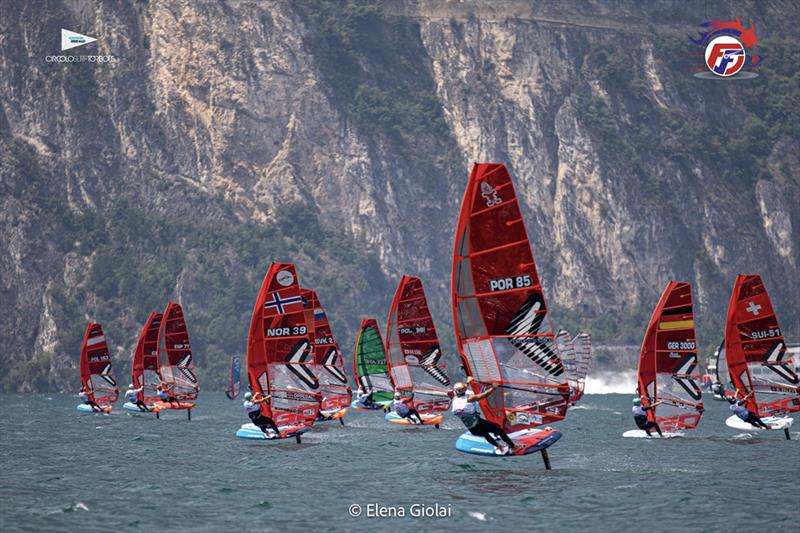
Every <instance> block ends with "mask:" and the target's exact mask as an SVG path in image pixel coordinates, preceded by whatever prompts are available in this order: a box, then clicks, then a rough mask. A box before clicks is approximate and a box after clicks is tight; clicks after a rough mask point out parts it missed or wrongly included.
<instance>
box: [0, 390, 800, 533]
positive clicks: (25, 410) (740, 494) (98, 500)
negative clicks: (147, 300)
mask: <svg viewBox="0 0 800 533" xmlns="http://www.w3.org/2000/svg"><path fill="white" fill-rule="evenodd" d="M0 406H1V407H2V412H3V414H2V419H0V457H2V469H0V502H2V503H0V529H2V530H3V531H19V530H28V531H43V530H53V531H78V530H80V531H111V530H141V531H154V530H161V531H163V530H170V531H180V530H184V531H185V530H192V531H231V530H233V528H236V529H238V530H242V529H248V530H253V531H271V530H284V531H285V530H292V531H294V530H308V529H310V528H315V529H320V530H326V531H331V530H333V531H353V530H367V529H369V530H370V531H387V532H388V531H396V530H397V528H398V527H407V526H416V527H421V528H426V529H428V528H435V529H439V530H459V531H471V530H475V531H481V530H486V529H493V530H507V529H509V528H511V527H514V528H518V529H519V530H520V531H530V530H585V531H621V530H631V529H648V530H678V529H680V530H683V531H686V530H694V531H711V530H719V531H723V530H726V531H727V530H730V529H731V528H735V529H739V530H744V531H746V530H755V529H756V528H758V529H759V530H763V531H781V530H784V531H790V530H794V531H796V530H797V529H796V528H797V524H798V519H799V518H800V505H798V500H797V493H798V492H797V491H798V481H799V478H800V432H798V431H797V427H796V428H795V431H794V432H793V433H792V438H793V439H797V440H793V441H786V440H784V436H783V434H782V433H777V432H770V433H769V434H759V435H757V436H751V435H748V434H746V433H741V432H738V431H736V430H732V429H730V428H728V427H727V426H725V425H724V419H725V417H726V416H727V415H728V412H727V405H725V404H722V403H720V402H714V401H713V400H707V402H706V406H707V411H706V414H705V416H704V418H703V421H702V422H701V425H700V428H699V429H698V430H697V431H696V432H694V433H693V434H692V435H691V436H690V437H686V438H681V439H669V440H665V441H656V440H645V439H623V438H622V437H621V436H620V435H621V433H622V432H623V431H624V430H626V429H631V428H632V427H633V424H632V421H631V419H630V416H629V412H630V396H627V395H606V396H587V397H585V398H584V399H583V401H582V402H581V405H580V406H579V407H578V408H577V409H575V410H572V411H570V414H569V419H568V420H567V421H566V422H564V423H562V424H560V426H561V430H562V431H563V433H564V437H563V438H562V439H561V441H560V442H558V443H557V444H556V445H555V446H553V447H552V448H551V449H550V457H551V460H552V463H553V470H552V471H549V472H548V471H545V470H544V469H543V466H542V461H541V459H540V456H539V455H533V456H526V457H521V458H497V459H492V458H479V457H475V456H471V455H464V454H461V453H459V452H457V451H456V450H455V449H454V441H455V439H456V438H457V437H458V435H459V434H460V433H461V432H462V428H461V427H460V422H458V421H457V420H454V419H452V418H450V419H448V420H447V421H446V423H445V425H444V426H443V428H442V429H441V430H435V429H433V428H414V429H401V428H398V427H396V426H390V425H389V424H387V423H385V422H384V421H383V418H382V416H381V415H380V414H378V413H362V412H351V413H350V414H348V415H347V417H346V418H345V421H346V426H344V427H342V426H340V425H338V423H326V424H323V425H319V426H315V429H314V431H313V432H311V433H308V434H307V435H306V436H305V439H304V441H303V444H300V445H298V444H296V443H294V442H289V441H283V442H281V443H271V444H268V443H254V442H248V441H243V440H239V439H236V438H234V436H233V434H234V432H235V431H236V429H237V428H238V427H239V425H240V424H241V423H243V422H244V421H246V418H245V417H244V415H243V414H242V412H241V407H240V403H239V402H238V401H237V402H231V401H229V400H227V399H226V398H225V396H224V395H222V394H210V393H203V394H202V395H201V397H200V401H199V405H198V407H197V408H196V409H195V413H194V415H193V419H192V421H191V422H189V421H187V420H186V419H185V418H184V416H181V415H180V414H177V413H169V414H167V415H166V416H164V417H162V419H161V420H155V419H148V418H141V417H136V416H130V415H128V414H124V413H123V412H121V411H120V409H121V406H122V405H121V403H119V404H117V409H118V410H117V411H115V412H114V413H112V414H111V415H80V414H78V413H77V412H75V411H74V407H75V399H74V398H68V397H66V396H57V395H54V396H46V395H3V396H0ZM798 426H800V422H799V423H798ZM353 504H358V505H360V506H361V508H362V513H366V512H367V508H368V504H379V505H384V506H403V508H404V510H405V512H406V517H404V518H398V517H394V518H390V517H385V518H368V517H366V516H364V514H362V516H361V517H358V518H353V517H351V516H350V514H349V508H350V506H351V505H353ZM413 504H424V505H428V506H434V505H435V504H438V505H439V506H440V508H442V509H449V513H450V516H445V517H441V518H413V517H410V516H408V515H409V514H410V513H411V510H412V509H411V505H413ZM415 509H418V508H415ZM385 512H392V511H391V510H389V509H388V508H387V510H386V511H385ZM394 512H396V513H398V514H399V511H394Z"/></svg>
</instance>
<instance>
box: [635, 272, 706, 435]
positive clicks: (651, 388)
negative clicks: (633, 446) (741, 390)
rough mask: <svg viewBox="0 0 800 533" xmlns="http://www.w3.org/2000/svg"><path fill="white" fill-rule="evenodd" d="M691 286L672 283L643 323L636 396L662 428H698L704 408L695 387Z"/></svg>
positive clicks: (700, 394)
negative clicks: (647, 319) (643, 330)
mask: <svg viewBox="0 0 800 533" xmlns="http://www.w3.org/2000/svg"><path fill="white" fill-rule="evenodd" d="M694 330H695V326H694V308H693V305H692V286H691V285H690V284H688V283H684V282H677V281H670V282H669V283H668V284H667V286H666V288H665V289H664V292H663V293H662V294H661V299H660V300H659V301H658V305H657V306H656V309H655V311H653V316H652V317H651V318H650V324H649V325H648V326H647V332H646V333H645V336H644V340H643V341H642V349H641V352H640V353H639V379H638V381H639V394H640V396H641V397H642V405H643V406H645V407H647V406H649V405H651V404H653V403H655V402H656V401H660V402H662V403H661V404H660V405H659V406H657V407H656V408H655V409H652V410H648V411H647V415H648V418H649V419H650V420H651V421H656V422H658V423H659V425H660V427H661V429H663V430H665V431H669V430H680V429H691V428H693V427H695V426H697V423H698V422H699V421H700V416H701V415H702V411H703V396H702V392H701V390H700V387H699V386H698V381H699V380H700V371H699V368H698V365H697V338H696V336H695V332H694Z"/></svg>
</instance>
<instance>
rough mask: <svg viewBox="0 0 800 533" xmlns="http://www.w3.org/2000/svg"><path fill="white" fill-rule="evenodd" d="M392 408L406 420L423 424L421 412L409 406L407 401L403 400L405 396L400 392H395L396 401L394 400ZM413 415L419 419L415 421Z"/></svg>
mask: <svg viewBox="0 0 800 533" xmlns="http://www.w3.org/2000/svg"><path fill="white" fill-rule="evenodd" d="M392 409H393V410H394V412H395V413H397V415H398V416H400V417H402V418H405V419H406V420H408V421H410V422H412V423H414V424H422V418H421V417H420V416H419V412H418V411H417V410H416V409H414V408H413V407H409V406H408V404H406V402H405V401H403V397H402V395H401V394H400V393H399V392H395V393H394V401H392ZM412 417H417V421H416V422H414V419H413V418H412Z"/></svg>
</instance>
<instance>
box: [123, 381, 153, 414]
mask: <svg viewBox="0 0 800 533" xmlns="http://www.w3.org/2000/svg"><path fill="white" fill-rule="evenodd" d="M143 390H144V385H142V386H141V387H139V388H138V389H134V388H133V383H131V384H130V385H128V390H126V391H125V401H126V402H130V403H132V404H133V405H135V406H136V407H138V408H139V409H140V410H141V411H149V410H150V408H149V407H147V404H146V403H144V402H143V401H142V400H140V399H139V393H140V392H142V391H143Z"/></svg>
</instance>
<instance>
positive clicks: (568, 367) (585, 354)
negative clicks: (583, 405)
mask: <svg viewBox="0 0 800 533" xmlns="http://www.w3.org/2000/svg"><path fill="white" fill-rule="evenodd" d="M556 342H557V343H558V349H559V353H560V354H561V360H562V361H563V363H564V371H565V372H566V373H567V383H569V391H570V392H569V403H570V405H574V404H575V403H576V402H577V401H578V400H580V399H581V398H583V391H584V389H585V388H586V374H587V373H588V371H589V362H590V361H591V358H592V339H591V336H590V335H589V334H588V333H579V334H577V335H575V337H574V338H573V337H572V336H571V335H570V333H569V332H568V331H566V330H561V331H559V332H558V335H557V336H556Z"/></svg>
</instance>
